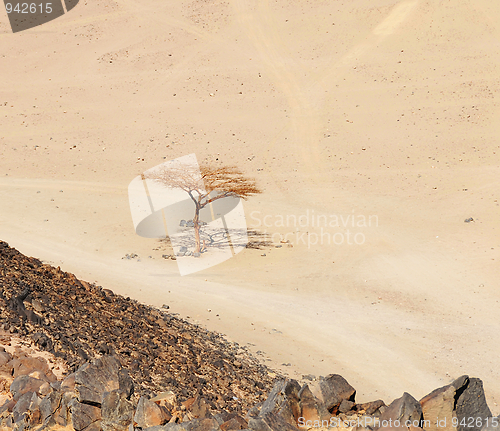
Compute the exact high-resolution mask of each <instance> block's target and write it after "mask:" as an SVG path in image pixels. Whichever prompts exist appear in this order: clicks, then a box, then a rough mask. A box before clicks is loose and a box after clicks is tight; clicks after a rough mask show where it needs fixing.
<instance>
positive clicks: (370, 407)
mask: <svg viewBox="0 0 500 431" xmlns="http://www.w3.org/2000/svg"><path fill="white" fill-rule="evenodd" d="M381 407H386V405H385V403H384V402H383V401H382V400H376V401H370V402H368V403H363V404H358V405H357V410H358V411H363V412H364V413H365V414H367V415H368V416H372V415H375V416H378V415H377V414H376V413H377V411H380V408H381Z"/></svg>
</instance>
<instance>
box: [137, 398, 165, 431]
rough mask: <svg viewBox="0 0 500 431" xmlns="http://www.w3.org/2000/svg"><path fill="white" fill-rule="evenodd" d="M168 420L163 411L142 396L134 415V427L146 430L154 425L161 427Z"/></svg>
mask: <svg viewBox="0 0 500 431" xmlns="http://www.w3.org/2000/svg"><path fill="white" fill-rule="evenodd" d="M169 419H170V417H169V415H168V414H167V413H166V410H165V409H162V408H161V407H160V406H159V405H158V404H156V403H154V402H153V401H151V400H149V399H147V398H146V397H144V396H142V397H141V398H140V399H139V403H138V404H137V409H136V411H135V414H134V426H138V427H139V428H148V427H152V426H155V425H163V424H165V423H167V422H168V420H169Z"/></svg>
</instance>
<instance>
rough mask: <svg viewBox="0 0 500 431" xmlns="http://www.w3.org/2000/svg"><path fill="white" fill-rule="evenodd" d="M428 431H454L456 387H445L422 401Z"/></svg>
mask: <svg viewBox="0 0 500 431" xmlns="http://www.w3.org/2000/svg"><path fill="white" fill-rule="evenodd" d="M420 405H421V406H422V413H423V417H424V421H425V429H426V431H454V430H455V429H456V428H455V427H454V426H453V424H452V420H453V416H454V413H453V410H454V406H455V387H454V386H453V385H447V386H443V387H442V388H438V389H435V390H434V391H432V392H431V393H430V394H428V395H426V396H425V397H423V398H422V399H421V400H420Z"/></svg>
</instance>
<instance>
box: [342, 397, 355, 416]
mask: <svg viewBox="0 0 500 431" xmlns="http://www.w3.org/2000/svg"><path fill="white" fill-rule="evenodd" d="M354 405H355V403H354V402H353V401H347V400H342V402H341V403H340V406H339V412H340V413H347V412H349V411H351V410H352V408H353V407H354Z"/></svg>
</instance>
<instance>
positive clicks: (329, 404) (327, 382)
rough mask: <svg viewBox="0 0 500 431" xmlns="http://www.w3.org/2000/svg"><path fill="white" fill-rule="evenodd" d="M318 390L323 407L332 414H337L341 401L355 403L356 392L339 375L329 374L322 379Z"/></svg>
mask: <svg viewBox="0 0 500 431" xmlns="http://www.w3.org/2000/svg"><path fill="white" fill-rule="evenodd" d="M320 389H321V394H322V395H323V400H324V403H325V407H326V408H327V410H328V411H330V412H332V413H337V411H338V408H339V406H340V404H341V403H342V401H344V400H347V401H352V402H354V401H355V396H356V390H355V389H354V388H353V387H352V386H351V385H350V384H349V383H347V380H346V379H344V378H343V377H342V376H340V375H339V374H329V375H328V376H326V377H325V378H322V379H321V380H320Z"/></svg>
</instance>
